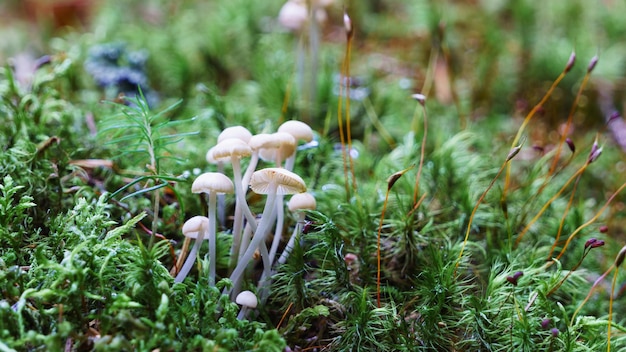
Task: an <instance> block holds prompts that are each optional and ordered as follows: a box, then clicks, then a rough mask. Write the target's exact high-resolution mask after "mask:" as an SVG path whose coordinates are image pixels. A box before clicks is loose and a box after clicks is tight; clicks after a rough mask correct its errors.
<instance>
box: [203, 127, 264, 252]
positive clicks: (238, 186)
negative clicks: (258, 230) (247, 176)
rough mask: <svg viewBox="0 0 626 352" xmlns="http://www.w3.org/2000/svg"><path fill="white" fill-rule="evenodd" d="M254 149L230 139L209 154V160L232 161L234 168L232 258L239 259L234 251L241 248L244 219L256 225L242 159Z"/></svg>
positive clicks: (210, 150) (212, 149) (239, 141)
mask: <svg viewBox="0 0 626 352" xmlns="http://www.w3.org/2000/svg"><path fill="white" fill-rule="evenodd" d="M251 153H252V149H251V148H250V146H248V144H247V143H246V142H244V141H242V140H240V139H237V138H229V139H225V140H223V141H221V142H219V143H218V144H217V145H215V146H214V147H213V148H211V149H209V151H208V152H207V160H210V159H213V160H216V161H230V162H231V164H232V166H233V176H234V179H235V195H236V200H237V201H236V203H235V219H234V223H233V246H232V247H231V258H235V257H237V255H236V253H235V251H234V250H236V249H237V248H239V243H240V241H241V235H242V232H243V218H244V216H245V217H246V219H248V222H249V223H252V225H251V226H254V225H256V223H255V222H254V215H252V212H251V211H250V208H249V207H248V203H247V202H246V195H245V191H244V190H243V189H242V182H241V158H242V157H244V156H250V154H251Z"/></svg>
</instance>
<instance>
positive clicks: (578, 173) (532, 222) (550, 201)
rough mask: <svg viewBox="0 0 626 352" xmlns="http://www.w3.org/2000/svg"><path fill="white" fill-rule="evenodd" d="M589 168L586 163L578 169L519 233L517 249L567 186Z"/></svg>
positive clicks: (516, 243) (516, 241)
mask: <svg viewBox="0 0 626 352" xmlns="http://www.w3.org/2000/svg"><path fill="white" fill-rule="evenodd" d="M587 166H589V163H585V164H584V165H583V166H582V167H581V168H580V169H578V171H576V173H574V174H573V175H572V176H571V177H570V178H569V179H568V180H567V181H566V182H565V184H564V185H563V186H562V187H561V189H559V191H558V192H556V194H555V195H553V196H552V198H550V199H549V200H548V201H547V202H546V203H545V204H544V205H543V207H542V208H541V210H539V212H538V213H537V215H535V217H534V218H532V220H530V222H529V223H528V224H527V225H526V227H524V229H523V230H522V231H521V232H520V233H519V235H517V239H516V240H515V247H517V246H518V245H519V243H520V242H521V241H522V238H523V237H524V235H525V234H526V232H528V230H529V229H530V227H531V226H532V225H533V224H534V223H535V222H536V221H537V220H539V217H540V216H541V215H542V214H543V212H544V211H546V209H548V207H549V206H550V204H552V202H554V201H555V200H556V199H557V198H558V197H559V196H560V195H561V193H563V192H564V191H565V189H566V188H567V186H569V184H570V183H572V181H573V180H574V179H576V178H577V177H578V176H579V175H580V174H582V173H583V171H585V169H586V168H587Z"/></svg>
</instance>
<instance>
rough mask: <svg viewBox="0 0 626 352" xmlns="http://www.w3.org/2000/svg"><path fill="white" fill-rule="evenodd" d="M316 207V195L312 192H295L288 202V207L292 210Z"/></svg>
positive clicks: (313, 208)
mask: <svg viewBox="0 0 626 352" xmlns="http://www.w3.org/2000/svg"><path fill="white" fill-rule="evenodd" d="M316 207H317V203H316V202H315V197H313V195H312V194H311V193H298V194H294V195H293V196H291V199H290V200H289V203H287V208H289V211H291V212H294V211H297V210H304V209H308V210H315V208H316Z"/></svg>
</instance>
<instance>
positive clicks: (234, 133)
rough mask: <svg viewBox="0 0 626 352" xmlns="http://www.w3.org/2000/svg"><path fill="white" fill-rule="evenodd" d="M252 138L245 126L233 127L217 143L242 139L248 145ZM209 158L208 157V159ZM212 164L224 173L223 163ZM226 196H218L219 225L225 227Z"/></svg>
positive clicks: (215, 162) (222, 133) (220, 136)
mask: <svg viewBox="0 0 626 352" xmlns="http://www.w3.org/2000/svg"><path fill="white" fill-rule="evenodd" d="M251 137H252V133H250V131H248V129H247V128H245V127H243V126H231V127H226V128H225V129H224V130H222V132H220V134H219V135H218V136H217V143H218V144H219V143H220V142H222V141H223V140H225V139H229V138H236V139H241V140H242V141H244V142H246V143H248V141H249V140H250V138H251ZM208 157H209V156H208V155H207V158H208ZM208 161H209V163H211V164H217V172H221V173H224V163H223V162H222V161H217V160H208ZM224 203H225V202H224V195H223V194H220V195H218V196H217V205H218V207H217V216H218V219H219V221H220V222H219V223H220V224H221V225H224V223H225V222H226V209H225V208H226V205H225V204H224Z"/></svg>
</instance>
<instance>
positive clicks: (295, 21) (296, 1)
mask: <svg viewBox="0 0 626 352" xmlns="http://www.w3.org/2000/svg"><path fill="white" fill-rule="evenodd" d="M313 3H314V5H315V6H314V7H315V9H316V11H315V20H316V21H317V22H318V23H324V22H325V21H326V19H327V17H328V15H327V14H326V11H325V10H324V7H327V6H328V5H329V4H330V3H332V0H321V1H313ZM327 4H328V5H327ZM308 20H309V10H308V9H307V5H306V1H304V0H288V1H287V2H286V3H285V4H284V5H283V7H282V8H281V9H280V12H279V13H278V23H280V24H281V25H282V26H283V27H285V28H287V29H289V30H291V31H299V30H301V29H302V28H303V27H304V25H305V23H306V22H307V21H308Z"/></svg>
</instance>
